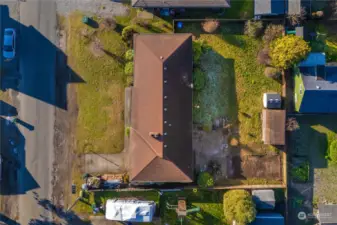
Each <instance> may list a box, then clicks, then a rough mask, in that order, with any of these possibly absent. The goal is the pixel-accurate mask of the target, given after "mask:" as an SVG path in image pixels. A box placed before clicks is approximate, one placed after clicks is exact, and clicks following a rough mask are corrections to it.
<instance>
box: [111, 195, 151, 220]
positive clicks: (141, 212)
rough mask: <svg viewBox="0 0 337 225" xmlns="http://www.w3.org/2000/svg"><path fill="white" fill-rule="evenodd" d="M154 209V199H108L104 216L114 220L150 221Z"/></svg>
mask: <svg viewBox="0 0 337 225" xmlns="http://www.w3.org/2000/svg"><path fill="white" fill-rule="evenodd" d="M155 210H156V203H155V202H154V201H138V200H122V199H109V200H107V202H106V208H105V218H106V219H107V220H114V221H127V222H151V221H152V219H153V216H154V213H155Z"/></svg>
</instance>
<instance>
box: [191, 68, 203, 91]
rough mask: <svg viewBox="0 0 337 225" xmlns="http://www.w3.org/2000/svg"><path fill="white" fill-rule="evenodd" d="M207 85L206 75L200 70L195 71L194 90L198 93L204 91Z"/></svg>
mask: <svg viewBox="0 0 337 225" xmlns="http://www.w3.org/2000/svg"><path fill="white" fill-rule="evenodd" d="M205 84H206V74H205V72H204V71H202V70H201V69H199V68H196V69H194V73H193V88H194V89H195V90H197V91H200V90H202V89H203V88H204V87H205Z"/></svg>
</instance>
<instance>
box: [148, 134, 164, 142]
mask: <svg viewBox="0 0 337 225" xmlns="http://www.w3.org/2000/svg"><path fill="white" fill-rule="evenodd" d="M149 135H150V136H151V137H153V138H154V139H156V140H158V141H161V140H162V136H161V134H160V133H158V132H149Z"/></svg>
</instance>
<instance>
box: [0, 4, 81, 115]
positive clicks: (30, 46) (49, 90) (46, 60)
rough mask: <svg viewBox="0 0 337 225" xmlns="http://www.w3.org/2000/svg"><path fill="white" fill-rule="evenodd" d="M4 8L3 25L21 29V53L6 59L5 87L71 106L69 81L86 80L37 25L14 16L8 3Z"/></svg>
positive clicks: (4, 88)
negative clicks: (8, 59) (16, 18)
mask: <svg viewBox="0 0 337 225" xmlns="http://www.w3.org/2000/svg"><path fill="white" fill-rule="evenodd" d="M0 10H1V14H2V21H3V26H4V27H13V28H14V29H16V31H17V37H16V38H17V40H16V43H17V49H16V55H17V56H16V58H15V59H13V60H11V61H10V62H6V61H4V62H3V68H2V70H3V71H4V72H5V73H3V75H2V76H3V77H2V84H1V90H3V91H6V90H8V89H12V90H15V91H17V92H20V93H21V94H24V95H27V96H30V97H32V98H35V99H38V100H40V101H42V102H45V103H47V104H50V105H54V106H56V107H58V108H61V109H64V110H67V85H68V84H69V83H85V81H84V80H83V79H82V78H81V77H80V76H79V75H77V74H76V73H75V72H74V71H73V70H72V69H71V68H70V67H69V66H68V64H67V56H66V54H65V53H64V52H63V51H62V50H60V49H59V48H58V47H57V46H55V44H54V43H52V42H51V41H50V40H48V39H47V38H46V37H45V36H44V35H43V34H41V33H40V32H39V31H38V30H37V29H35V28H34V27H33V26H25V25H23V24H21V23H19V22H18V21H16V20H14V19H12V18H11V17H10V15H9V9H8V6H4V5H1V6H0ZM55 35H56V33H55ZM2 60H3V59H2Z"/></svg>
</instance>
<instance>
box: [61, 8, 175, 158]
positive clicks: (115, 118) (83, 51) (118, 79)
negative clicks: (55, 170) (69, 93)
mask: <svg viewBox="0 0 337 225" xmlns="http://www.w3.org/2000/svg"><path fill="white" fill-rule="evenodd" d="M136 14H137V11H136V10H135V9H131V11H130V14H129V15H128V16H127V17H117V18H116V21H117V23H118V27H125V26H127V25H131V24H133V25H134V27H135V29H136V30H137V31H138V32H142V33H144V32H148V33H152V32H170V31H172V26H171V24H169V23H168V22H166V21H163V20H161V19H159V18H156V17H155V18H154V20H152V21H150V22H148V23H149V25H148V26H147V27H145V26H141V25H140V24H139V20H137V19H135V16H136ZM81 19H82V14H81V13H79V12H77V13H74V14H72V15H70V16H69V17H68V18H67V19H66V20H68V22H67V25H68V29H67V30H68V41H67V46H68V48H67V55H68V61H69V65H70V67H71V68H72V69H73V71H74V72H75V73H76V74H77V75H78V76H80V77H81V78H82V79H83V80H84V82H83V83H80V84H78V86H77V103H78V108H79V113H78V120H77V133H76V137H77V149H76V151H77V152H79V153H85V152H89V151H94V152H98V153H117V152H120V151H122V150H123V148H124V146H123V143H124V88H125V87H126V77H125V75H124V62H123V56H124V53H125V52H126V51H127V50H128V48H129V47H128V46H127V44H126V43H125V42H124V41H123V40H122V38H121V35H120V33H118V32H120V31H119V30H118V29H115V30H111V29H103V28H96V29H94V28H91V27H89V26H87V25H85V24H83V23H82V21H81ZM94 20H96V21H97V22H98V23H99V24H100V23H101V22H102V19H96V18H94ZM85 36H87V37H85ZM97 46H98V47H97ZM97 49H98V50H97Z"/></svg>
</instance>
